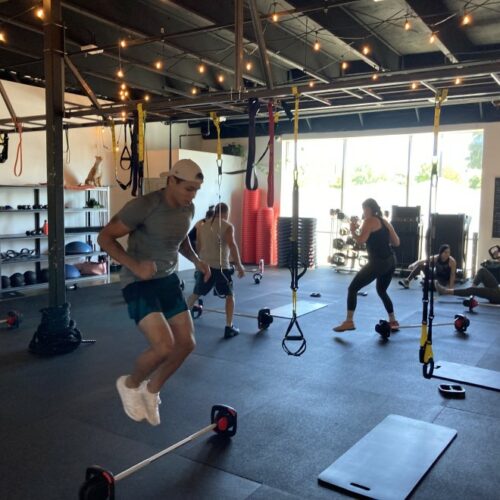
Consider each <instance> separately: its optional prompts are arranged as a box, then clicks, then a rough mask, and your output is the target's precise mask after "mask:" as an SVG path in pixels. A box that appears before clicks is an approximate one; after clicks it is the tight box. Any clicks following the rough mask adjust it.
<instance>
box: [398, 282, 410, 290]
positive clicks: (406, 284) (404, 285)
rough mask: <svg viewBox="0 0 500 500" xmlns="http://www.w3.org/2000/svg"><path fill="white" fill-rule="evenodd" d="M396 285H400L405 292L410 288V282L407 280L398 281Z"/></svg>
mask: <svg viewBox="0 0 500 500" xmlns="http://www.w3.org/2000/svg"><path fill="white" fill-rule="evenodd" d="M398 284H399V285H401V286H402V287H403V288H406V289H407V290H408V288H410V281H409V280H407V279H404V280H400V281H398Z"/></svg>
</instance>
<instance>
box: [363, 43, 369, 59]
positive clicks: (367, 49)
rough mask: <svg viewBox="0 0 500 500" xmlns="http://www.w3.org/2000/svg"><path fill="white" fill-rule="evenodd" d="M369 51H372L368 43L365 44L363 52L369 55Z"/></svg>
mask: <svg viewBox="0 0 500 500" xmlns="http://www.w3.org/2000/svg"><path fill="white" fill-rule="evenodd" d="M369 53H370V47H368V45H365V46H364V47H363V54H364V55H365V56H367V55H368V54H369Z"/></svg>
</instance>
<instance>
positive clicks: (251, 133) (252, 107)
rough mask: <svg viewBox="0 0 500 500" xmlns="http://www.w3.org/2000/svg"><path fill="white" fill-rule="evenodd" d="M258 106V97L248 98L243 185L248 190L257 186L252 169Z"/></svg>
mask: <svg viewBox="0 0 500 500" xmlns="http://www.w3.org/2000/svg"><path fill="white" fill-rule="evenodd" d="M259 106H260V103H259V100H258V99H249V100H248V159H247V171H246V176H245V186H246V188H247V189H249V190H250V191H255V190H256V189H257V188H258V187H259V184H258V182H257V176H256V175H255V173H254V170H253V169H254V165H255V117H256V116H257V111H259Z"/></svg>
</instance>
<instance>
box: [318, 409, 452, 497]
mask: <svg viewBox="0 0 500 500" xmlns="http://www.w3.org/2000/svg"><path fill="white" fill-rule="evenodd" d="M456 435H457V431H456V430H454V429H450V428H449V427H443V426H441V425H436V424H430V423H428V422H423V421H421V420H415V419H412V418H407V417H402V416H400V415H388V416H387V417H386V418H385V419H384V420H383V421H382V422H380V423H379V424H378V425H377V426H376V427H374V428H373V429H372V430H371V431H370V432H369V433H368V434H366V435H365V436H364V437H363V438H362V439H360V440H359V441H358V442H357V443H356V444H355V445H354V446H353V447H352V448H350V449H349V450H348V451H347V452H346V453H344V454H343V455H342V456H341V457H339V458H338V459H337V460H336V461H335V462H333V464H332V465H330V467H328V468H327V469H325V470H324V471H323V472H322V473H321V474H320V475H319V477H318V480H319V482H320V484H322V485H326V486H330V485H331V486H337V487H339V488H341V489H344V490H348V491H351V492H353V493H355V494H357V495H361V496H365V497H368V498H377V499H380V500H391V499H394V500H396V499H402V498H406V497H407V496H408V495H409V494H410V493H411V492H412V491H413V489H414V488H415V486H416V485H417V484H418V482H419V481H420V480H421V479H422V477H423V476H424V475H425V474H426V473H427V471H428V470H429V469H430V468H431V467H432V465H433V464H434V463H435V462H436V461H437V459H438V458H439V457H440V455H441V454H442V453H443V452H444V451H445V450H446V448H447V447H448V445H449V444H450V443H451V442H452V441H453V439H454V438H455V436H456Z"/></svg>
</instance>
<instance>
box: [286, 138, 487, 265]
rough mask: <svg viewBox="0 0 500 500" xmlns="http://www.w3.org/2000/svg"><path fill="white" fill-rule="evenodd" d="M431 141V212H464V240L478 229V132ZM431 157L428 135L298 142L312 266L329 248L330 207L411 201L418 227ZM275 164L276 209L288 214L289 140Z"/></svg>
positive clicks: (352, 210) (357, 210) (356, 210)
mask: <svg viewBox="0 0 500 500" xmlns="http://www.w3.org/2000/svg"><path fill="white" fill-rule="evenodd" d="M438 146H439V147H438V157H437V159H438V174H439V180H438V193H437V202H436V204H435V205H434V200H433V211H435V212H438V213H442V214H456V213H465V214H468V215H470V216H471V226H470V230H469V237H470V238H471V237H472V234H473V232H477V231H478V228H479V206H480V194H481V193H480V191H481V190H480V188H481V168H482V153H483V131H482V130H467V131H459V132H442V133H440V134H439V141H438ZM432 154H433V134H432V133H421V134H399V135H385V136H369V137H352V138H351V137H349V138H345V139H303V140H299V143H298V167H299V187H300V216H301V217H315V218H316V219H317V221H318V223H317V229H318V234H317V252H318V263H320V264H325V263H326V262H327V257H328V255H329V253H330V252H329V250H330V239H331V236H330V221H331V219H330V209H335V208H340V209H342V210H343V211H344V213H346V214H347V215H361V203H362V202H363V200H365V199H366V198H375V199H376V200H377V201H378V202H379V204H380V206H381V207H382V208H383V210H387V211H389V212H390V211H391V208H392V205H398V206H417V205H418V206H420V207H421V215H422V223H423V226H424V230H425V226H426V225H427V220H428V208H429V192H430V182H429V181H430V174H431V164H432ZM282 165H283V171H282V176H281V213H282V215H285V216H290V215H291V213H292V185H293V165H294V144H293V141H284V144H283V162H282ZM470 254H471V252H469V256H470Z"/></svg>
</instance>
